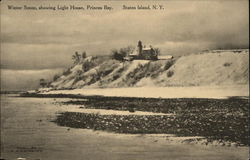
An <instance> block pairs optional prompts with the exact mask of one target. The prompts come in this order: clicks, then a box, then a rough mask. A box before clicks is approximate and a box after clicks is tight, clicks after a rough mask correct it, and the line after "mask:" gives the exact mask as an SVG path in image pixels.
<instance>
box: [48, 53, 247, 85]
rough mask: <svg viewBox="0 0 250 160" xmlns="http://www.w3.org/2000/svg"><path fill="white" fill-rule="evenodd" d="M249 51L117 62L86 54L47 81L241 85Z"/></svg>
mask: <svg viewBox="0 0 250 160" xmlns="http://www.w3.org/2000/svg"><path fill="white" fill-rule="evenodd" d="M248 59H249V50H240V52H239V51H238V52H235V51H233V50H224V51H216V52H215V51H207V52H203V53H200V54H192V55H188V56H182V57H180V58H178V59H172V60H158V61H147V60H134V61H126V62H120V61H117V60H113V59H109V58H102V57H92V56H90V57H87V58H85V59H84V60H82V61H81V62H80V63H78V64H76V65H75V66H73V67H71V68H69V69H68V70H67V71H66V72H64V73H63V74H62V75H61V76H59V78H58V79H56V80H55V81H53V82H52V83H51V85H52V87H53V88H55V89H75V88H112V87H139V86H159V87H162V86H207V85H239V84H240V85H241V84H248V81H249V74H248V73H249V60H248Z"/></svg>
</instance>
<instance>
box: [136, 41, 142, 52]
mask: <svg viewBox="0 0 250 160" xmlns="http://www.w3.org/2000/svg"><path fill="white" fill-rule="evenodd" d="M137 47H138V55H141V53H142V42H141V41H139V42H138V45H137Z"/></svg>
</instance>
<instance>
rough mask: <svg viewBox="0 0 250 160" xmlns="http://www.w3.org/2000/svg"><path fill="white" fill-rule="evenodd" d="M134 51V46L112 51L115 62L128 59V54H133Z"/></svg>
mask: <svg viewBox="0 0 250 160" xmlns="http://www.w3.org/2000/svg"><path fill="white" fill-rule="evenodd" d="M133 50H134V47H132V46H128V47H124V48H120V49H119V50H117V49H113V50H111V56H112V58H113V59H115V60H118V61H123V60H124V57H126V56H127V55H128V54H130V53H132V52H133Z"/></svg>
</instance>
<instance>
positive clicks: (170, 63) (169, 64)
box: [164, 60, 174, 70]
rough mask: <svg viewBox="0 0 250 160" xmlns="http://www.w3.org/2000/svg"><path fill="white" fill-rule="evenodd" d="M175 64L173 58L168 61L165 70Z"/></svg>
mask: <svg viewBox="0 0 250 160" xmlns="http://www.w3.org/2000/svg"><path fill="white" fill-rule="evenodd" d="M173 64H174V61H172V60H170V61H167V63H166V64H165V66H164V70H168V69H169V68H170V67H171V66H172V65H173Z"/></svg>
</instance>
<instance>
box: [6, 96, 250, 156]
mask: <svg viewBox="0 0 250 160" xmlns="http://www.w3.org/2000/svg"><path fill="white" fill-rule="evenodd" d="M55 100H56V101H62V100H65V99H60V100H59V99H55ZM55 100H54V99H52V98H18V97H6V96H2V97H1V143H2V144H3V145H2V146H1V147H2V148H1V152H2V155H1V156H2V157H1V158H4V159H16V158H18V157H22V158H27V159H46V160H56V159H60V160H61V159H65V160H68V159H74V160H77V159H84V160H88V159H91V160H93V159H94V160H127V159H136V160H152V159H154V160H155V159H171V160H172V159H173V160H177V159H182V160H185V159H195V160H198V159H202V160H204V159H205V160H208V159H209V160H210V159H211V160H215V159H229V160H233V159H242V160H243V159H244V160H245V159H247V158H248V147H222V146H205V145H196V144H181V143H177V142H176V143H175V142H173V141H167V140H166V139H165V138H162V136H149V135H131V134H114V133H107V132H102V131H92V130H88V129H73V128H68V127H61V126H57V125H56V124H55V123H53V122H51V121H52V120H54V119H55V118H56V115H57V114H58V113H60V112H65V111H69V110H72V106H70V107H69V106H67V105H65V106H60V105H55V104H53V102H54V101H55ZM68 100H70V99H68ZM73 109H74V110H75V111H77V110H81V109H79V106H75V108H73Z"/></svg>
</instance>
